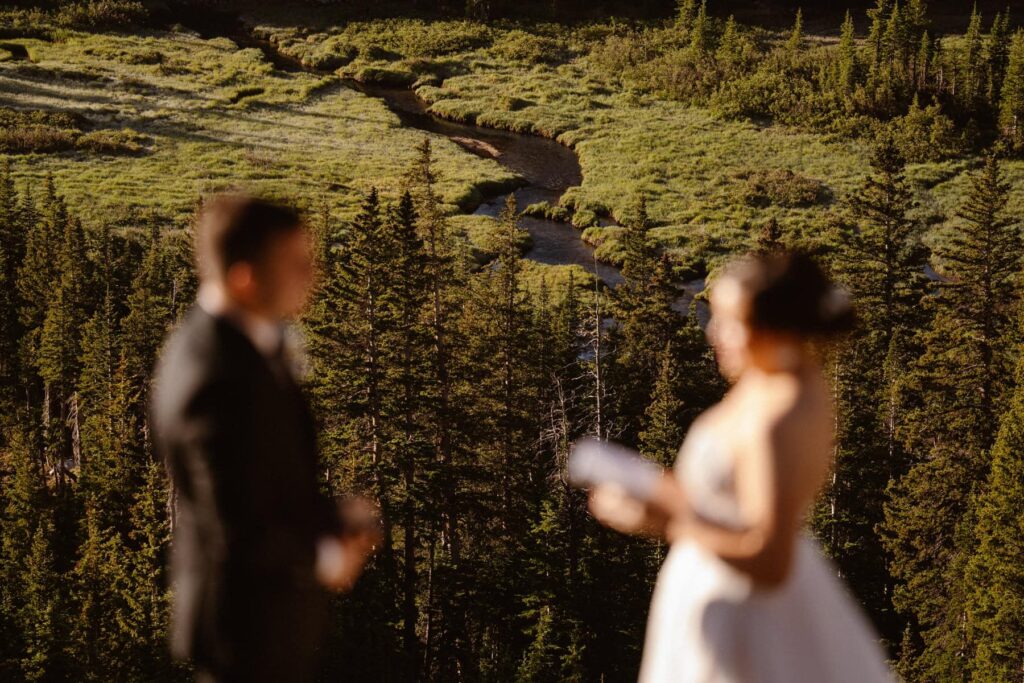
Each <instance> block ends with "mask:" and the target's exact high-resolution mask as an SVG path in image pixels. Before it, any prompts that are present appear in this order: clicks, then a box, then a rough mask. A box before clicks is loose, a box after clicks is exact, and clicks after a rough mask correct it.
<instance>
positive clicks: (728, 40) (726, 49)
mask: <svg viewBox="0 0 1024 683" xmlns="http://www.w3.org/2000/svg"><path fill="white" fill-rule="evenodd" d="M744 59H745V54H744V46H743V42H742V40H741V38H740V35H739V29H737V27H736V18H735V17H733V16H732V15H731V14H730V15H729V19H728V20H726V22H725V29H724V30H723V31H722V36H721V38H720V39H719V41H718V48H717V49H716V50H715V61H716V62H717V63H718V64H719V65H720V66H722V67H725V69H727V70H732V69H736V68H737V67H739V66H740V65H741V64H742V63H743V61H744Z"/></svg>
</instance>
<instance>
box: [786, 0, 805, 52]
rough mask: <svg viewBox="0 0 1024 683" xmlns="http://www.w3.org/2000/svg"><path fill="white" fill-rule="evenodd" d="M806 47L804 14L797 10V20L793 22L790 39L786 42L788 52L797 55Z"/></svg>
mask: <svg viewBox="0 0 1024 683" xmlns="http://www.w3.org/2000/svg"><path fill="white" fill-rule="evenodd" d="M803 46H804V13H803V10H802V9H799V8H798V9H797V11H796V19H795V20H794V21H793V28H792V29H791V30H790V32H789V39H788V40H787V41H786V51H787V52H789V53H790V54H791V55H795V54H796V53H798V52H799V51H800V49H801V48H802V47H803Z"/></svg>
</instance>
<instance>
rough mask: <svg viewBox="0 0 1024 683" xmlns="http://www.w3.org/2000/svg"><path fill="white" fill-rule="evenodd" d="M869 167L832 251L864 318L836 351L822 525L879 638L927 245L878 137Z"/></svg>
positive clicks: (897, 167) (900, 166)
mask: <svg viewBox="0 0 1024 683" xmlns="http://www.w3.org/2000/svg"><path fill="white" fill-rule="evenodd" d="M871 169H872V173H871V175H870V176H869V177H868V178H867V179H866V180H865V182H864V184H863V186H862V187H861V188H860V189H859V190H858V191H857V192H856V193H855V194H854V195H853V196H852V197H851V198H850V200H849V202H848V204H849V208H850V211H851V215H852V218H853V221H854V222H853V224H852V225H851V226H848V228H847V229H846V230H845V231H844V232H842V234H841V235H840V245H841V246H840V248H839V253H838V255H837V258H836V267H837V271H838V272H837V274H838V275H839V277H840V278H841V279H842V280H843V281H844V282H845V284H846V285H847V287H848V288H849V289H850V290H851V292H852V293H853V295H854V299H855V301H856V302H857V306H858V310H859V311H860V312H861V316H862V324H861V328H860V330H859V331H858V332H857V333H856V334H854V335H852V336H851V338H850V339H849V340H848V341H847V342H846V343H844V344H843V345H842V347H841V348H840V349H839V350H838V351H837V354H836V356H835V365H836V367H835V369H834V372H833V374H834V376H835V381H836V402H837V407H838V416H839V419H838V424H837V447H836V455H835V464H834V475H833V481H832V483H831V484H830V486H829V487H828V489H827V491H826V496H827V497H828V498H829V499H830V501H831V504H832V508H831V511H830V513H829V515H828V516H827V517H828V519H827V522H826V523H825V524H824V528H819V531H820V533H821V535H822V537H823V539H825V541H826V546H827V548H828V550H829V552H830V553H831V554H832V555H833V556H834V557H835V558H836V560H837V561H838V563H839V566H840V568H841V570H842V571H843V573H844V575H845V576H847V578H848V580H849V581H850V583H851V585H852V587H853V588H854V590H855V591H856V593H857V594H858V596H859V597H860V598H861V600H862V602H864V603H865V605H866V606H867V607H868V609H869V611H870V613H871V615H872V616H873V618H874V619H875V622H876V624H877V625H878V626H879V627H880V628H881V630H882V632H883V635H884V636H886V637H888V638H890V639H894V638H897V637H899V633H900V630H899V629H900V628H901V626H900V625H899V624H897V623H896V622H895V620H894V619H893V617H892V614H891V605H890V599H891V598H890V592H891V579H890V577H889V574H888V571H887V569H886V566H885V556H884V552H883V550H882V547H881V540H880V539H879V537H878V535H877V532H876V530H875V528H876V526H877V525H878V524H879V523H880V522H881V521H882V519H883V503H884V500H885V497H884V496H885V490H886V488H887V486H888V485H889V483H890V482H891V481H892V480H893V479H894V478H896V477H898V476H899V475H900V474H901V473H902V472H903V470H904V469H905V467H906V462H905V461H906V454H905V453H904V450H903V447H902V443H901V441H900V439H899V433H900V432H899V430H900V428H901V426H902V424H903V422H904V420H905V416H904V415H903V410H902V404H901V401H900V400H899V396H900V378H901V377H902V375H903V372H904V369H905V368H906V366H907V364H908V363H909V362H910V359H911V358H912V357H913V355H914V350H913V347H912V346H911V344H910V342H911V341H912V339H913V335H914V333H915V331H916V330H917V329H919V327H920V325H921V324H922V322H923V321H922V316H921V312H920V308H921V306H920V302H921V299H922V297H923V296H924V294H925V286H926V278H925V276H924V272H923V271H924V266H925V263H926V250H925V248H924V247H923V245H922V243H921V239H920V238H921V226H920V225H919V224H918V223H917V221H915V220H914V219H913V218H912V217H911V215H910V211H911V209H912V208H913V206H914V201H913V198H912V195H911V192H910V189H909V187H908V185H907V182H906V179H905V177H904V162H903V159H902V157H901V156H900V154H899V152H898V151H897V149H896V147H895V145H894V144H893V142H892V140H890V139H888V138H883V139H881V140H880V141H879V144H878V147H877V149H876V150H875V153H874V155H873V157H872V161H871Z"/></svg>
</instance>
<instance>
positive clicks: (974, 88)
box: [957, 4, 985, 106]
mask: <svg viewBox="0 0 1024 683" xmlns="http://www.w3.org/2000/svg"><path fill="white" fill-rule="evenodd" d="M957 81H958V86H959V87H958V92H957V96H958V97H959V98H960V100H961V101H963V102H965V103H967V105H968V106H970V105H973V103H974V101H975V100H976V99H977V98H979V97H981V95H982V94H984V86H985V60H984V41H983V38H982V33H981V14H980V13H979V12H978V6H977V4H975V5H974V9H973V10H972V11H971V20H970V23H969V24H968V25H967V33H966V34H965V35H964V44H963V47H962V48H961V49H960V59H959V69H958V73H957Z"/></svg>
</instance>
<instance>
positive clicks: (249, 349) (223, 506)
mask: <svg viewBox="0 0 1024 683" xmlns="http://www.w3.org/2000/svg"><path fill="white" fill-rule="evenodd" d="M196 260H197V264H198V266H199V277H200V288H199V295H198V297H197V302H196V305H195V306H193V307H192V309H191V310H190V311H189V312H188V314H187V315H186V316H185V318H184V320H183V322H182V323H181V325H180V326H179V327H178V329H177V330H176V331H175V332H174V333H173V334H172V335H171V336H170V338H169V339H168V340H167V343H166V345H165V347H164V350H163V352H162V354H161V359H160V363H159V366H158V369H157V372H156V379H155V382H154V392H153V401H152V405H151V414H152V418H153V426H154V434H155V440H156V445H157V448H158V449H159V451H160V452H161V454H162V455H163V457H164V459H165V461H166V463H167V467H168V471H169V473H170V476H171V480H172V483H173V486H174V491H175V495H176V511H175V512H176V515H175V524H174V538H173V543H172V559H171V579H172V584H173V586H172V587H173V598H174V605H173V610H172V623H171V649H172V652H173V653H174V655H175V656H177V657H180V658H191V659H192V660H193V662H194V664H195V666H196V669H197V672H198V677H199V680H203V681H310V680H313V678H314V677H315V673H316V665H317V650H318V646H319V643H320V640H321V636H322V634H323V631H324V627H325V619H326V600H327V593H326V592H325V591H324V590H323V588H324V587H326V588H332V589H335V590H339V589H346V588H349V587H350V586H351V585H352V583H353V582H354V581H355V580H356V578H357V577H358V575H359V573H360V572H361V571H362V568H363V565H364V563H365V562H366V559H367V557H368V556H369V554H370V552H371V550H372V547H373V544H374V543H375V542H376V538H377V537H376V531H375V529H376V525H375V517H374V515H373V513H372V511H371V510H370V509H369V507H368V506H366V505H360V504H358V503H353V504H350V505H349V506H348V507H347V508H345V509H342V508H340V507H339V506H338V505H336V504H335V503H334V502H332V501H330V500H329V499H328V498H326V497H324V496H323V495H321V493H320V491H319V486H318V480H317V479H318V478H317V452H316V433H315V430H314V424H313V419H312V416H311V414H310V412H309V407H308V405H307V403H306V401H305V398H304V397H303V395H302V393H301V391H300V389H299V386H298V385H297V383H296V380H295V378H294V376H293V372H292V368H291V365H290V363H289V362H288V358H287V348H286V337H285V334H284V332H285V324H284V323H285V321H287V320H289V319H291V318H293V317H295V316H296V315H298V313H299V312H300V311H301V310H302V308H303V305H304V304H305V302H306V299H307V297H308V295H309V292H310V289H311V287H312V283H313V275H314V273H313V270H314V268H313V259H312V249H311V244H310V236H309V234H308V232H307V230H306V228H305V227H304V225H303V223H302V221H301V219H300V217H299V216H298V214H296V213H295V212H294V211H293V210H291V209H289V208H287V207H284V206H280V205H278V204H274V203H271V202H267V201H264V200H260V199H255V198H251V197H247V196H244V195H222V196H218V197H215V198H213V199H212V200H210V201H208V202H207V204H206V205H205V206H204V208H203V210H202V212H201V214H200V218H199V223H198V229H197V234H196Z"/></svg>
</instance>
